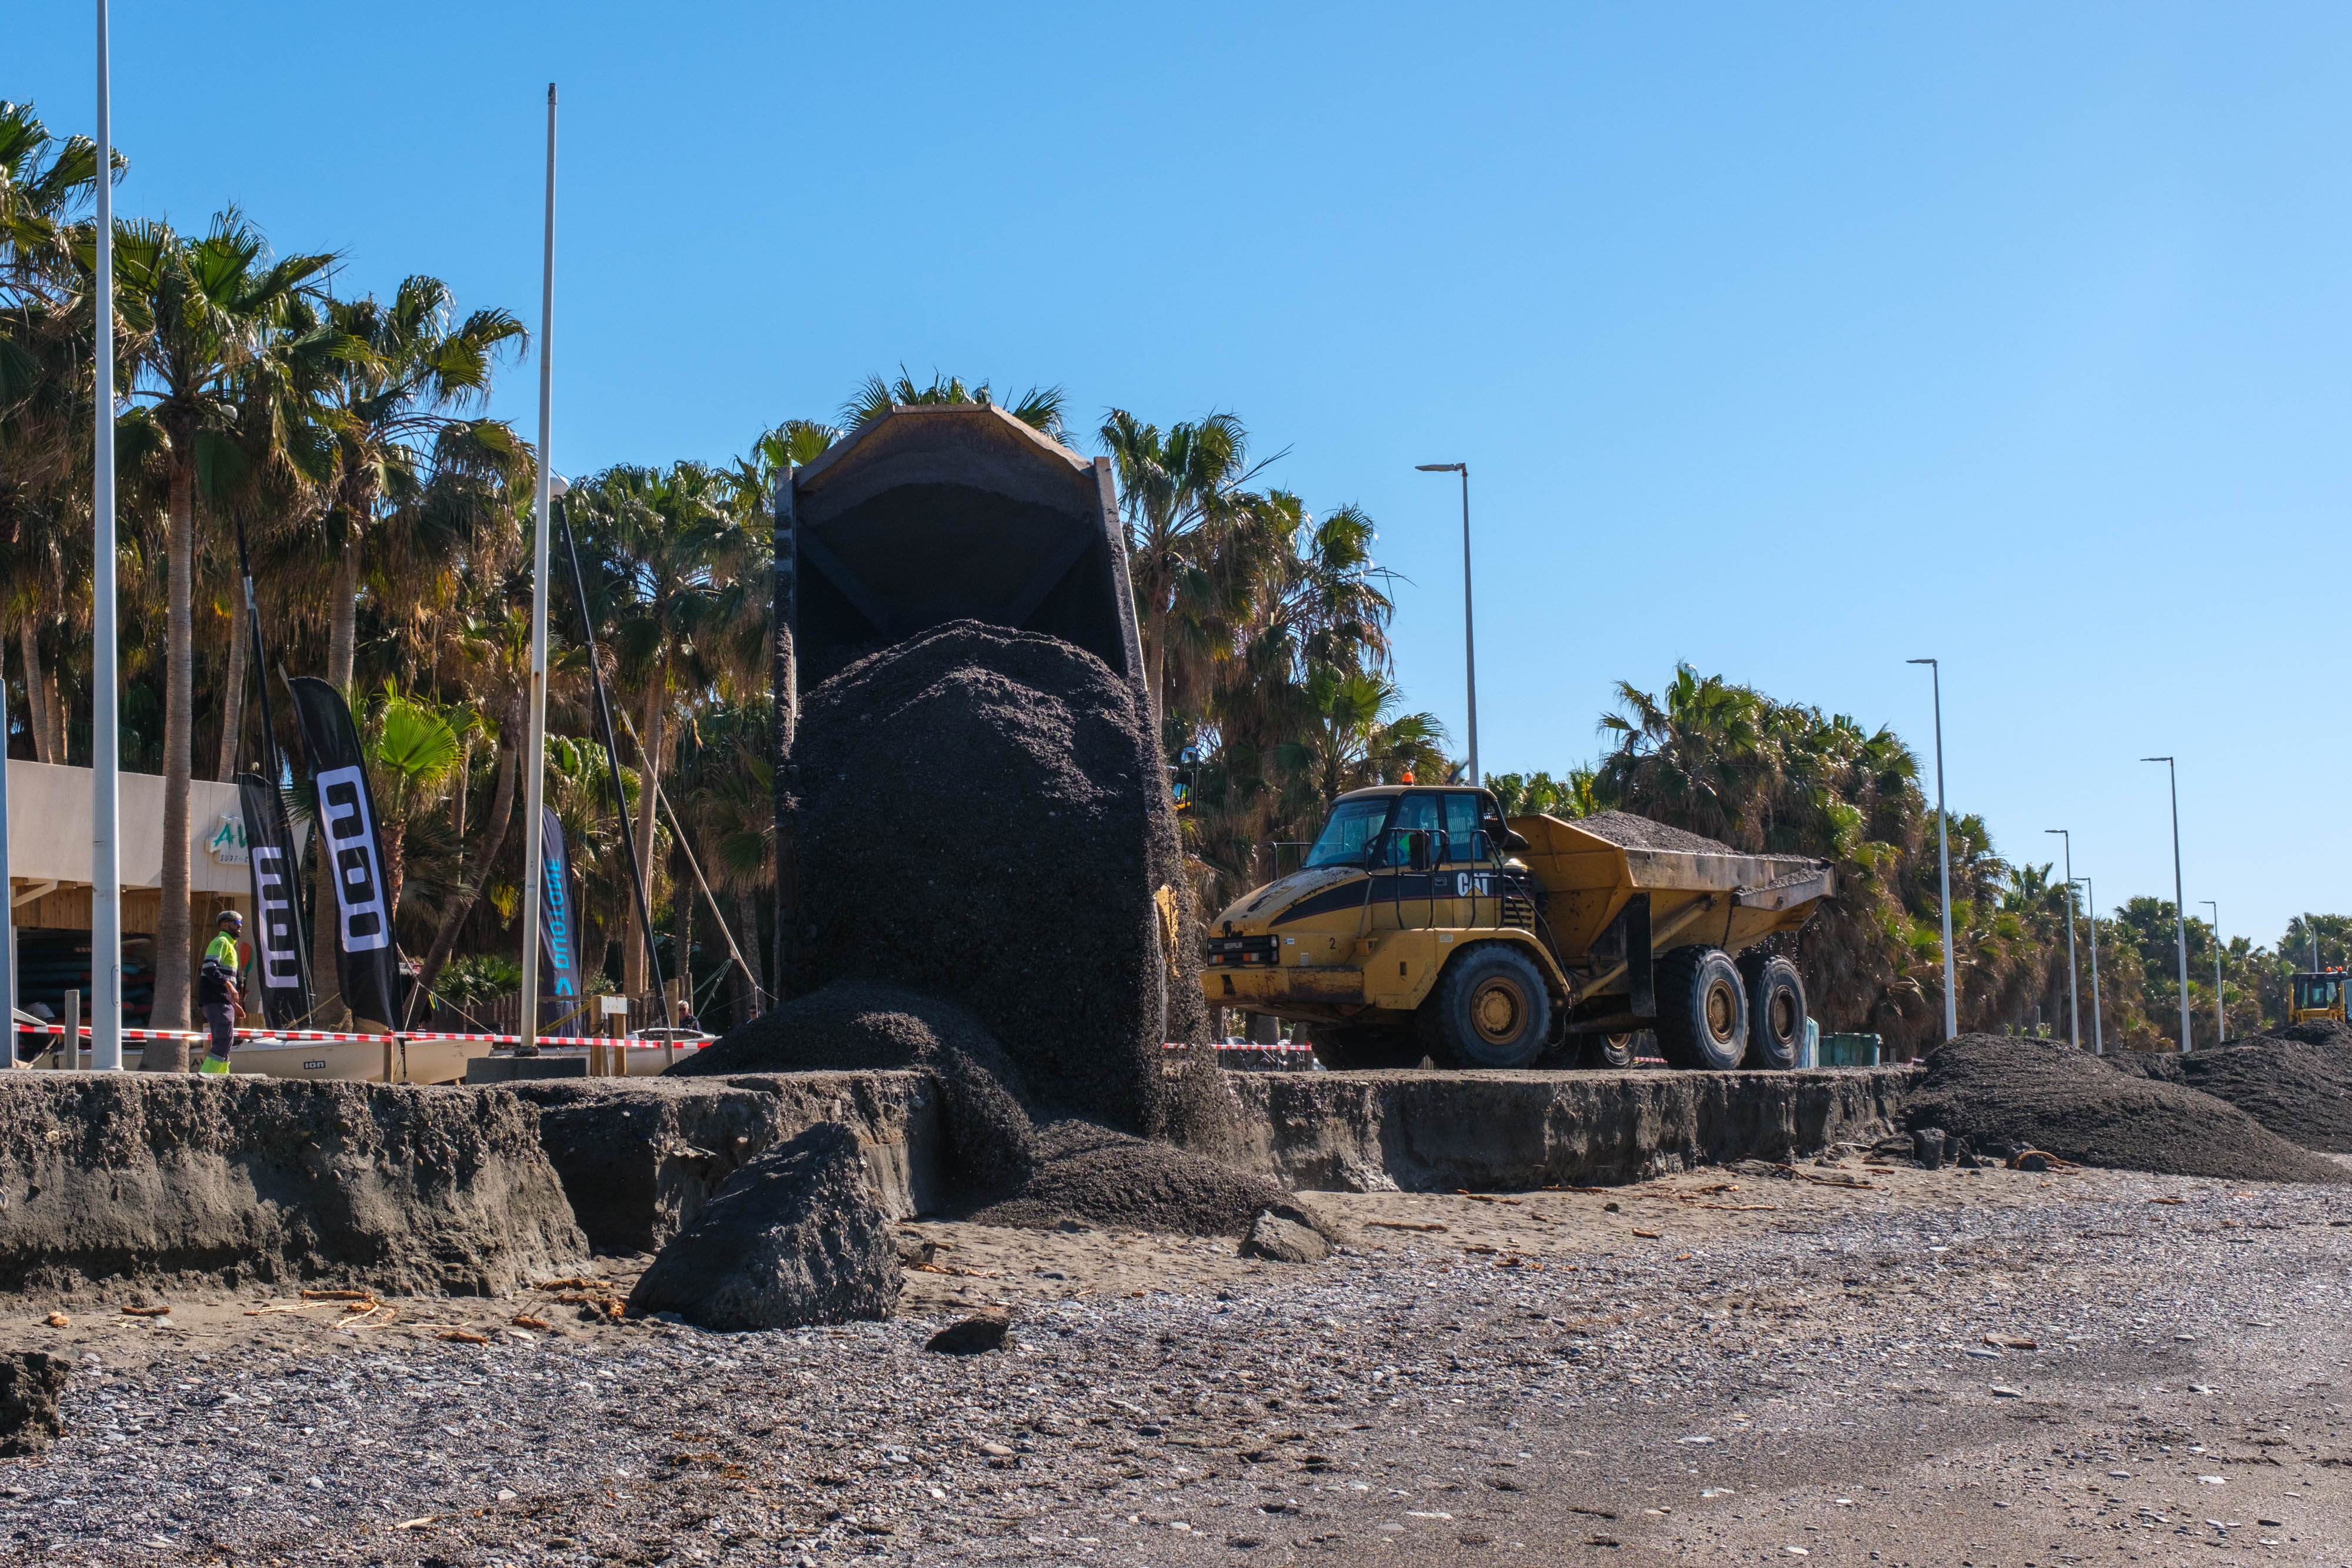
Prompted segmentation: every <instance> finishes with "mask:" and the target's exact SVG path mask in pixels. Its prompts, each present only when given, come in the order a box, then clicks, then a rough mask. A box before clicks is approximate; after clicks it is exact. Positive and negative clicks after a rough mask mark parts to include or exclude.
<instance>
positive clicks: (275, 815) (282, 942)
mask: <svg viewBox="0 0 2352 1568" xmlns="http://www.w3.org/2000/svg"><path fill="white" fill-rule="evenodd" d="M236 801H237V805H238V806H239V807H240V808H241V809H242V810H243V811H244V813H245V847H246V853H247V855H249V856H250V857H251V858H252V862H253V866H252V870H253V910H254V919H253V967H254V976H255V978H257V980H259V981H260V982H261V1016H262V1018H263V1019H264V1020H266V1021H267V1022H268V1025H269V1027H270V1028H271V1029H299V1028H301V1027H302V1025H303V1024H304V1023H305V1022H306V1021H308V1020H309V1019H310V946H309V945H308V944H307V943H306V942H305V941H304V940H303V936H302V894H301V875H300V865H301V857H299V855H297V854H296V853H295V852H294V832H293V830H292V829H291V828H290V827H289V826H288V824H287V821H286V801H285V800H284V799H283V798H282V797H280V796H279V794H278V789H277V786H275V785H273V784H270V783H268V781H266V780H265V779H262V778H261V777H260V775H258V774H255V773H240V774H238V775H237V776H236Z"/></svg>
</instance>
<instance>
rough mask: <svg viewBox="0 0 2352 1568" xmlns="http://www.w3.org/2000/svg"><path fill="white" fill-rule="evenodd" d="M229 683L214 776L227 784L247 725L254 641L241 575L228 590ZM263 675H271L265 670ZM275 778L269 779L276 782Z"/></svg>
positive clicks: (266, 677) (234, 769)
mask: <svg viewBox="0 0 2352 1568" xmlns="http://www.w3.org/2000/svg"><path fill="white" fill-rule="evenodd" d="M229 604H230V609H229V614H228V687H227V689H226V691H224V692H222V693H221V739H220V767H219V768H218V769H217V770H215V773H214V774H213V777H214V778H215V779H219V780H220V781H221V782H222V783H224V784H226V783H227V782H228V781H229V780H231V779H235V778H236V742H237V732H238V731H239V730H241V729H243V728H244V727H245V671H246V663H247V652H246V651H247V646H248V645H249V644H250V643H252V641H253V634H252V632H251V630H250V629H249V627H248V625H247V620H246V614H245V582H244V580H243V579H241V578H240V579H239V580H237V581H236V585H235V587H234V588H233V590H232V591H231V592H230V594H229ZM262 678H263V679H264V680H267V679H268V673H267V672H264V674H263V676H262ZM277 782H278V780H276V779H271V780H270V783H271V784H273V785H275V784H276V783H277Z"/></svg>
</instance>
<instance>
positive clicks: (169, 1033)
mask: <svg viewBox="0 0 2352 1568" xmlns="http://www.w3.org/2000/svg"><path fill="white" fill-rule="evenodd" d="M16 1032H17V1033H19V1034H63V1033H65V1032H66V1026H65V1025H64V1024H61V1023H46V1024H35V1023H20V1024H18V1025H17V1026H16ZM77 1032H78V1033H79V1038H81V1039H83V1040H88V1039H89V1038H91V1034H92V1030H91V1028H90V1026H89V1025H88V1024H83V1025H82V1026H81V1027H80V1029H79V1030H78V1031H77ZM236 1037H237V1039H239V1040H337V1041H342V1042H344V1043H347V1044H358V1045H383V1044H387V1043H389V1042H391V1041H394V1040H484V1041H488V1042H489V1043H491V1044H493V1045H520V1043H522V1036H520V1035H519V1034H446V1033H434V1032H428V1031H425V1030H416V1031H415V1032H413V1033H404V1034H347V1033H343V1032H340V1031H338V1030H323V1029H241V1030H237V1031H236ZM122 1038H123V1039H125V1040H210V1039H211V1038H212V1034H211V1032H210V1031H209V1030H199V1029H176V1030H175V1029H126V1030H123V1031H122ZM539 1043H540V1044H541V1045H624V1046H626V1047H628V1048H629V1049H630V1050H632V1051H660V1050H662V1049H663V1048H664V1047H666V1046H670V1045H673V1044H674V1045H675V1046H676V1047H677V1049H679V1050H682V1051H699V1050H701V1049H702V1046H703V1043H704V1042H703V1041H701V1040H676V1041H670V1040H608V1039H604V1038H600V1037H596V1036H591V1035H584V1034H583V1035H572V1034H565V1035H551V1034H543V1035H541V1036H540V1037H539Z"/></svg>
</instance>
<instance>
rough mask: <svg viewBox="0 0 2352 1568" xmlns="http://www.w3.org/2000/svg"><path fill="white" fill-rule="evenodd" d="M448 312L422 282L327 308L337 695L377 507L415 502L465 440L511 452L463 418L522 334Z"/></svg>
mask: <svg viewBox="0 0 2352 1568" xmlns="http://www.w3.org/2000/svg"><path fill="white" fill-rule="evenodd" d="M456 309H457V304H456V300H455V298H454V297H453V296H452V295H451V294H450V292H449V288H448V286H447V285H446V284H444V283H443V282H442V281H441V280H440V279H439V278H436V277H422V276H418V277H407V278H404V279H403V280H402V282H401V285H400V287H399V288H398V290H397V291H395V292H394V295H393V298H392V301H391V303H389V304H383V303H379V302H378V301H377V300H376V299H375V298H374V297H373V296H372V295H371V296H368V297H366V298H360V299H352V300H337V301H335V302H333V303H332V304H331V305H330V307H329V308H328V314H329V318H330V319H331V321H332V322H333V325H334V328H335V329H336V331H337V332H339V333H340V334H341V336H342V338H343V340H344V341H345V343H346V344H347V345H348V348H347V350H346V351H345V352H344V353H343V354H342V355H341V357H340V360H339V363H338V365H337V367H336V368H337V371H338V372H339V373H338V377H337V384H336V386H335V388H334V390H333V392H332V394H331V395H332V402H333V411H332V413H331V416H330V419H329V424H330V428H331V429H332V430H333V432H334V434H335V437H336V441H337V444H338V447H339V452H338V461H337V472H336V477H335V487H334V501H333V505H332V506H331V507H330V508H329V510H328V513H327V530H328V543H329V546H330V548H331V549H333V550H334V551H335V552H336V561H337V566H336V576H335V586H334V590H333V591H332V593H331V596H330V598H329V601H328V602H329V605H330V608H331V612H332V616H333V620H332V624H331V629H330V632H329V634H328V638H327V679H328V681H329V682H330V683H331V685H334V686H336V687H338V688H339V689H348V688H349V687H350V685H351V683H352V660H353V657H354V643H355V639H356V636H357V627H358V622H359V600H360V591H361V586H362V583H361V575H362V554H363V552H364V550H365V549H366V546H367V542H368V538H369V535H370V534H371V533H372V531H373V529H374V528H376V527H377V525H378V524H379V523H380V522H381V521H382V517H381V516H380V513H381V509H382V507H383V504H384V503H385V502H386V501H387V500H389V501H391V502H392V503H393V504H394V505H395V506H397V505H400V504H402V503H404V502H406V501H409V500H411V499H413V498H415V497H416V496H417V495H418V494H419V493H420V492H421V491H422V490H423V489H424V487H425V481H426V479H427V478H428V477H429V476H430V474H431V472H432V466H433V461H434V458H435V455H436V453H440V454H450V453H455V452H458V451H462V450H464V449H465V447H466V445H467V444H468V443H469V442H470V443H471V444H480V445H486V446H487V448H488V449H490V450H492V451H500V452H502V451H504V450H505V449H506V448H508V447H509V445H510V444H511V437H512V432H510V431H508V430H507V429H506V427H505V426H503V425H499V424H497V423H496V422H494V421H488V420H480V421H477V420H470V419H467V418H466V417H464V415H465V411H467V409H469V408H472V407H474V406H476V405H478V403H479V402H481V401H482V400H483V399H485V398H487V397H488V395H489V389H490V377H491V372H492V370H493V368H494V365H495V362H496V360H497V357H498V354H499V350H501V349H502V348H504V347H506V346H507V345H509V344H511V345H513V346H514V348H515V349H516V350H518V351H520V350H521V349H522V347H523V346H524V345H525V343H526V342H527V340H528V334H526V333H525V331H524V329H523V326H522V323H521V322H520V320H518V319H516V318H515V317H514V315H513V313H512V312H510V311H506V310H477V311H475V312H474V313H473V314H472V315H470V316H468V317H467V318H466V319H465V320H464V321H462V322H457V323H456V324H455V325H453V324H452V323H453V319H454V318H455V315H456ZM478 425H479V426H485V427H488V428H481V429H477V428H475V427H476V426H478ZM453 438H454V439H453Z"/></svg>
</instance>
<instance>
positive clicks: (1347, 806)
mask: <svg viewBox="0 0 2352 1568" xmlns="http://www.w3.org/2000/svg"><path fill="white" fill-rule="evenodd" d="M1389 801H1390V797H1388V796H1385V795H1374V796H1372V797H1370V799H1367V800H1342V801H1340V802H1339V808H1338V809H1337V810H1334V811H1333V812H1332V813H1331V820H1330V821H1328V822H1326V823H1324V824H1323V831H1322V833H1321V835H1320V836H1319V837H1318V838H1317V839H1316V841H1315V847H1314V848H1313V849H1311V850H1309V851H1307V868H1308V869H1309V870H1312V869H1313V868H1315V867H1316V866H1324V865H1361V864H1363V863H1364V846H1365V845H1366V844H1368V843H1370V842H1371V841H1372V835H1373V834H1375V833H1377V832H1379V831H1381V823H1383V822H1385V821H1388V820H1389Z"/></svg>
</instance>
